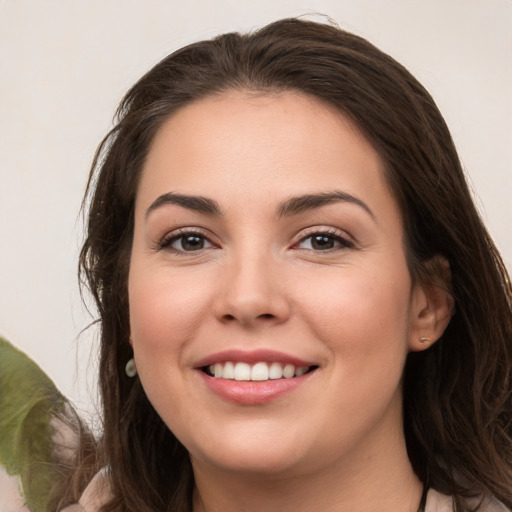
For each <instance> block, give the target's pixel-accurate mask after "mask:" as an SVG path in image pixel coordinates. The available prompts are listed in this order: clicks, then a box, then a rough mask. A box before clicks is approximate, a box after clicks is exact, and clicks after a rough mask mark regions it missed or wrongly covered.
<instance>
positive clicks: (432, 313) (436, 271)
mask: <svg viewBox="0 0 512 512" xmlns="http://www.w3.org/2000/svg"><path fill="white" fill-rule="evenodd" d="M420 280H421V282H420V281H419V280H418V281H417V282H416V283H414V284H413V289H412V296H411V317H410V322H411V323H410V329H409V350H410V351H414V352H416V351H421V350H425V349H427V348H429V347H430V346H431V345H433V344H434V343H435V342H436V341H437V340H438V339H439V338H440V337H441V335H442V334H443V332H444V331H445V329H446V327H447V326H448V324H449V323H450V320H451V318H452V316H453V314H454V311H455V301H454V299H453V296H452V294H451V271H450V264H449V263H448V261H447V260H446V258H443V257H441V256H435V257H434V258H432V259H431V260H429V261H428V262H426V263H424V264H422V268H421V272H420Z"/></svg>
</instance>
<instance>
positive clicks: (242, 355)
mask: <svg viewBox="0 0 512 512" xmlns="http://www.w3.org/2000/svg"><path fill="white" fill-rule="evenodd" d="M227 361H232V362H235V363H247V364H255V363H260V362H265V363H266V362H269V363H281V364H293V365H294V366H296V367H297V366H315V363H312V362H308V361H305V360H303V359H300V358H298V357H295V356H292V355H289V354H285V353H284V352H278V351H275V350H267V349H258V350H250V351H247V350H236V349H233V350H223V351H221V352H216V353H215V354H210V355H208V356H206V357H204V358H202V359H201V360H199V361H197V363H195V365H194V366H195V367H196V368H203V367H205V366H210V365H212V364H215V363H225V362H227Z"/></svg>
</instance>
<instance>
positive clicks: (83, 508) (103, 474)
mask: <svg viewBox="0 0 512 512" xmlns="http://www.w3.org/2000/svg"><path fill="white" fill-rule="evenodd" d="M110 498H111V493H110V483H109V478H108V468H106V467H105V468H103V469H101V470H100V471H98V473H96V475H95V476H94V478H93V479H92V480H91V482H90V483H89V485H88V486H87V487H86V489H85V491H84V492H83V494H82V496H81V497H80V499H79V500H78V503H76V504H74V505H70V506H69V507H66V508H65V509H63V510H61V511H60V512H99V510H100V509H101V507H102V506H103V505H105V504H106V503H107V502H108V500H109V499H110Z"/></svg>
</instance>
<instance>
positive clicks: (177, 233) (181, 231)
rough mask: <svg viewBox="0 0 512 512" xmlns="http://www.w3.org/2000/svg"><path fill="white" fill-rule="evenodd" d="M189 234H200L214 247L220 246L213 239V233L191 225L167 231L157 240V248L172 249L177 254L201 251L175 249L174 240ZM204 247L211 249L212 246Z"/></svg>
mask: <svg viewBox="0 0 512 512" xmlns="http://www.w3.org/2000/svg"><path fill="white" fill-rule="evenodd" d="M187 235H189V236H190V235H199V236H200V237H202V238H204V239H205V240H206V241H208V243H209V244H211V246H212V247H218V246H219V244H218V243H217V242H215V241H214V240H213V236H212V235H211V233H209V232H207V231H206V230H205V229H203V228H200V227H197V226H190V227H181V228H177V229H173V230H172V231H169V232H167V233H166V234H165V235H164V236H163V237H161V238H159V240H158V241H157V242H156V244H155V245H156V247H155V248H156V250H157V251H159V250H171V251H174V252H175V253H177V254H186V253H188V252H190V253H192V252H199V251H200V250H201V249H200V250H198V251H181V250H178V249H173V248H172V247H171V244H172V243H173V241H174V240H177V239H179V238H180V237H182V236H187ZM204 249H210V247H205V248H204Z"/></svg>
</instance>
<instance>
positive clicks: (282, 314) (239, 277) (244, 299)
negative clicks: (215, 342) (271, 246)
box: [214, 256, 290, 328]
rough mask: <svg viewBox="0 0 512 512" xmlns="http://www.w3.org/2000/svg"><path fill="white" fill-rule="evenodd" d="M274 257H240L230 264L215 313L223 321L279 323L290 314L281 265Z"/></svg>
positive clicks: (223, 275)
mask: <svg viewBox="0 0 512 512" xmlns="http://www.w3.org/2000/svg"><path fill="white" fill-rule="evenodd" d="M271 260H272V258H270V257H261V256H260V257H257V256H252V257H249V258H240V259H238V260H236V261H233V262H232V263H231V264H229V265H226V268H225V272H221V273H220V274H219V279H220V280H221V281H222V284H221V286H220V287H219V288H220V289H219V293H218V295H217V297H216V302H215V305H214V313H215V315H216V317H217V319H218V320H219V321H221V322H222V323H238V324H240V325H241V326H243V327H247V328H249V327H257V326H264V325H275V324H280V323H283V322H285V321H286V320H287V319H288V318H289V316H290V304H289V300H288V294H287V290H286V286H285V283H284V281H283V279H280V272H279V268H278V267H279V265H277V264H276V263H275V262H272V261H271ZM281 277H282V274H281Z"/></svg>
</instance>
